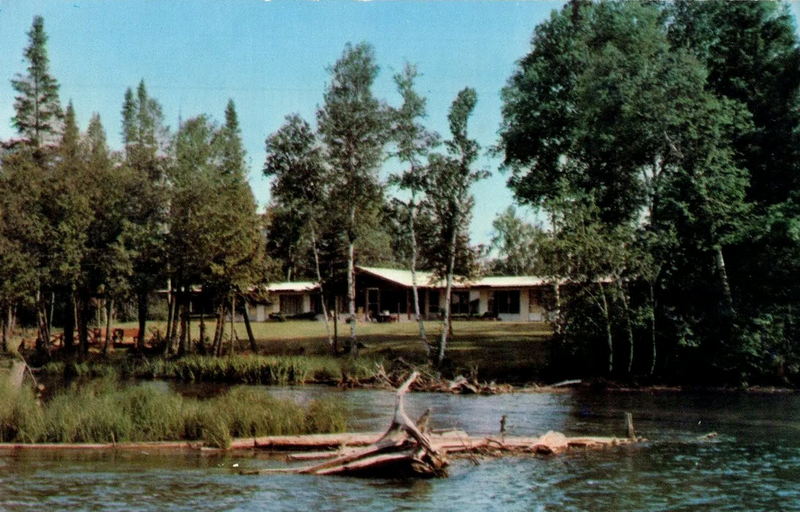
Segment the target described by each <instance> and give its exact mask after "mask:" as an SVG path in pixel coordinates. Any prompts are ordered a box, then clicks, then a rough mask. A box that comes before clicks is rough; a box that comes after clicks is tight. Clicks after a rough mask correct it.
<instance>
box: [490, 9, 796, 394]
mask: <svg viewBox="0 0 800 512" xmlns="http://www.w3.org/2000/svg"><path fill="white" fill-rule="evenodd" d="M798 59H800V50H799V49H798V40H797V36H796V34H795V27H794V21H793V20H792V18H791V16H790V15H789V13H788V8H787V6H786V5H785V4H782V3H778V2H734V3H729V2H721V1H708V2H690V1H678V2H671V3H665V4H663V5H662V4H660V3H658V2H651V3H644V2H642V3H640V2H611V1H608V2H597V3H592V2H584V1H574V2H570V3H568V4H567V5H566V6H564V8H563V9H561V11H559V12H555V13H554V14H553V15H552V16H551V18H550V19H549V20H548V21H546V22H544V23H542V24H541V25H539V26H537V27H536V29H535V32H534V35H533V40H532V48H531V51H530V53H528V54H527V55H526V56H525V57H523V58H522V59H521V60H520V62H519V64H518V67H517V70H516V71H515V73H514V74H513V76H512V77H511V78H510V79H509V81H508V85H507V86H506V88H505V89H504V91H503V100H504V106H503V119H504V121H503V125H502V127H501V139H500V142H499V145H498V149H499V151H500V152H501V153H502V154H503V155H504V164H505V167H506V168H507V169H508V170H509V172H510V180H509V184H510V186H511V187H512V189H513V190H514V192H515V194H516V197H517V198H518V200H520V201H521V202H523V203H526V204H529V205H532V206H534V207H536V208H538V209H539V210H540V211H542V212H543V213H545V214H546V217H547V219H548V222H547V226H546V229H544V228H540V229H538V230H536V229H534V230H533V231H534V232H535V233H533V234H531V236H527V237H523V240H527V244H528V245H529V247H530V248H531V249H530V250H529V251H527V253H528V254H530V255H532V257H531V258H528V259H527V260H526V259H525V258H520V257H519V252H520V251H518V250H516V249H515V250H516V252H514V251H511V252H508V253H507V255H506V257H505V260H504V261H505V263H508V264H512V263H513V264H519V263H520V260H522V263H523V264H526V265H528V267H529V268H531V269H533V270H535V271H537V272H538V273H541V274H544V275H548V276H550V277H552V278H553V281H554V283H562V284H561V285H560V286H559V284H556V285H555V287H554V290H553V300H554V301H556V302H557V303H558V307H556V310H557V312H558V315H557V319H556V322H557V329H556V330H557V334H558V336H559V339H560V345H559V346H560V347H561V348H562V349H563V350H564V351H565V353H566V354H568V355H571V356H572V357H573V359H571V360H572V361H573V363H574V364H577V365H583V371H590V372H596V373H602V374H606V375H612V376H623V375H653V374H661V375H662V376H673V377H678V378H680V379H681V380H707V381H728V382H735V383H740V382H748V381H752V380H759V381H768V382H786V381H787V379H789V380H796V378H797V377H798V375H800V366H799V365H800V359H799V358H798V356H800V354H799V353H798V348H797V338H798V329H797V323H796V313H795V311H796V309H797V305H798V298H800V286H798V285H799V284H800V283H798V276H800V274H799V273H798V268H797V265H798V261H800V238H798V236H797V233H798V232H797V229H796V228H797V226H798V224H797V223H798V219H800V217H798V216H797V213H798V205H800V203H799V202H798V200H800V195H798V193H800V192H799V189H798V184H799V183H798V179H799V178H798V177H800V173H799V172H798V171H800V169H798V166H800V159H799V158H798V156H800V155H798V148H800V146H799V145H798V140H797V138H798V134H799V133H800V131H798V128H800V103H798V101H800V96H799V95H798V91H799V90H800V66H798V64H800V60H798ZM519 224H520V223H519V222H518V219H516V221H515V219H514V215H513V213H512V214H511V215H510V216H509V215H506V217H505V218H504V219H498V223H497V224H496V228H499V229H498V237H497V245H498V246H502V244H503V240H507V239H508V238H509V237H508V236H505V235H503V230H511V229H517V230H519ZM524 252H525V251H523V253H524ZM567 289H569V290H570V291H571V293H570V294H569V296H568V297H567V296H565V295H563V294H562V293H559V292H563V291H566V290H567ZM561 299H564V300H563V301H561ZM587 356H589V357H587ZM597 361H604V364H603V365H599V364H597Z"/></svg>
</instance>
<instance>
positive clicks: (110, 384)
mask: <svg viewBox="0 0 800 512" xmlns="http://www.w3.org/2000/svg"><path fill="white" fill-rule="evenodd" d="M345 425H346V422H345V418H344V414H343V412H342V410H341V408H338V407H336V406H335V404H332V403H327V402H311V403H310V404H308V405H306V406H301V405H299V404H297V403H295V402H293V401H285V400H278V399H276V398H274V397H272V396H270V395H269V394H267V393H266V392H265V391H264V390H262V389H255V388H245V387H234V388H231V389H230V390H229V391H228V392H227V393H225V394H222V395H219V396H216V397H214V398H211V399H207V400H198V399H194V398H187V397H183V396H181V395H179V394H177V393H174V392H171V391H166V390H163V389H159V388H158V387H156V386H148V385H122V384H121V383H120V382H119V381H118V380H116V379H95V380H92V381H90V382H89V383H87V384H84V385H81V386H70V387H68V388H67V389H65V390H63V391H62V392H60V393H58V394H57V395H55V396H54V397H53V398H52V399H51V400H49V401H46V402H41V401H40V400H39V399H37V398H36V397H35V396H34V394H33V393H32V392H31V391H30V389H29V388H26V387H23V388H20V389H12V388H11V387H10V386H8V385H6V384H4V383H3V384H0V441H2V442H23V443H46V442H59V443H91V442H99V443H118V442H126V441H177V440H187V441H196V440H204V441H206V442H207V443H208V444H211V445H213V446H219V447H226V446H228V445H229V443H230V441H231V439H233V438H236V437H250V436H264V435H281V434H308V433H319V432H341V431H344V429H345Z"/></svg>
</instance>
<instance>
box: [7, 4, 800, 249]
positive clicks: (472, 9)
mask: <svg viewBox="0 0 800 512" xmlns="http://www.w3.org/2000/svg"><path fill="white" fill-rule="evenodd" d="M561 4H562V2H560V1H544V0H541V1H520V2H515V1H502V0H493V1H478V0H462V1H445V0H423V1H404V0H373V1H370V2H364V1H355V0H319V1H313V0H271V1H267V2H265V1H263V0H104V1H101V0H0V48H2V52H0V138H7V137H10V136H11V135H12V134H13V129H12V127H11V121H10V119H11V117H12V116H13V101H14V91H13V89H12V88H11V85H10V83H9V81H10V79H11V78H12V77H13V76H14V75H15V74H16V73H20V72H23V71H24V66H25V64H24V61H23V59H22V52H23V48H24V47H25V46H26V45H27V36H26V32H27V31H28V30H29V28H30V24H31V20H32V18H33V16H34V15H36V14H41V15H42V16H44V18H45V30H46V31H47V33H48V35H49V38H50V39H49V46H48V48H49V55H50V61H51V71H52V73H53V74H54V75H55V77H56V78H57V79H58V80H59V82H60V84H61V97H62V101H63V102H64V104H66V102H67V101H69V100H70V99H72V100H73V102H74V104H75V108H76V110H77V113H78V119H79V121H80V122H81V125H82V126H83V127H84V128H85V126H86V123H87V121H88V119H89V117H90V116H91V114H92V112H98V113H99V114H100V115H101V117H102V119H103V123H104V125H105V127H106V130H107V132H108V136H109V142H110V144H111V145H112V147H114V148H119V132H120V108H121V105H122V98H123V95H124V92H125V89H126V88H128V87H135V86H136V84H137V83H138V82H139V80H141V79H144V80H145V82H146V84H147V86H148V88H149V91H150V93H151V95H152V96H153V97H155V98H156V99H157V100H158V101H159V102H160V103H161V104H162V106H163V107H164V113H165V117H166V121H167V124H169V125H170V127H171V128H172V129H173V130H174V129H175V127H176V126H177V124H178V119H179V118H181V117H182V118H184V119H187V118H190V117H192V116H195V115H198V114H201V113H206V114H209V115H211V116H213V117H215V118H216V119H218V120H220V119H222V118H223V111H224V108H225V104H226V103H227V100H228V98H233V100H234V101H235V102H236V106H237V110H238V112H239V117H240V122H241V125H242V135H243V138H244V142H245V145H246V149H247V152H248V157H249V161H250V183H251V185H252V187H253V190H254V192H255V194H256V197H257V198H258V200H259V203H260V204H261V205H262V206H263V205H265V204H266V203H267V202H268V201H269V182H268V181H267V179H266V178H263V177H262V176H261V166H262V163H263V160H264V139H265V138H266V137H267V135H269V134H270V133H272V132H274V131H275V130H276V129H277V128H278V127H279V126H280V125H281V124H282V122H283V118H284V116H285V115H286V114H289V113H291V112H298V113H300V114H301V115H302V116H304V117H305V118H306V119H308V120H309V121H311V122H313V121H314V114H315V112H316V109H317V106H318V105H319V104H320V102H321V101H322V93H323V91H324V88H325V84H326V82H327V80H328V74H327V71H326V67H327V66H330V65H331V64H333V63H334V62H335V61H336V59H337V58H338V57H339V56H340V55H341V53H342V49H343V48H344V45H345V43H347V42H353V43H357V42H360V41H368V42H370V43H371V44H372V45H373V46H374V47H375V53H376V56H377V59H378V63H379V65H380V66H381V73H380V75H379V78H378V81H377V83H376V87H375V92H376V95H377V96H379V97H381V98H385V99H386V100H388V101H389V103H392V104H397V103H398V102H399V99H398V97H397V93H396V92H395V89H394V85H393V83H392V79H391V76H392V74H393V73H395V72H397V71H399V70H400V69H401V68H402V66H403V63H404V62H405V61H409V62H413V63H416V64H417V65H418V67H419V70H420V71H421V72H422V73H423V76H422V78H421V79H420V80H419V82H418V87H419V90H420V91H421V92H422V93H423V94H425V95H426V96H427V98H428V107H429V108H428V120H427V124H428V126H429V127H430V128H432V129H435V130H437V131H439V132H440V133H442V134H444V135H446V134H447V122H446V116H447V109H448V107H449V105H450V102H451V101H452V100H453V98H454V97H455V95H456V93H457V92H458V91H459V90H460V89H462V88H463V87H466V86H470V87H474V88H475V89H476V90H477V92H478V105H477V107H476V110H475V113H474V115H473V118H472V120H471V122H470V131H471V133H472V134H473V136H474V137H475V138H477V139H478V141H479V142H480V143H481V145H482V146H483V147H484V148H488V147H489V146H491V145H493V144H494V143H495V142H496V140H497V130H498V127H499V124H500V118H501V116H500V106H501V102H500V95H499V93H500V89H501V88H502V87H503V85H504V84H505V82H506V80H507V79H508V77H509V76H510V75H511V73H512V72H513V70H514V67H515V63H516V61H517V60H518V59H519V58H520V57H522V56H523V55H525V54H526V53H527V51H528V50H529V42H530V38H531V35H532V33H533V28H534V27H535V26H536V25H537V24H538V23H540V22H541V21H543V20H544V19H546V18H547V17H548V16H549V14H550V12H551V11H552V10H553V9H557V8H559V7H560V5H561ZM791 9H792V12H793V13H794V15H795V17H796V18H797V17H798V14H800V4H798V2H796V1H795V2H792V3H791ZM480 163H481V164H482V165H483V166H484V167H485V168H487V169H489V170H490V171H492V177H491V178H489V179H488V180H485V181H483V182H481V183H479V184H478V185H476V186H475V187H474V189H473V192H474V194H475V197H476V205H475V210H474V215H473V221H472V238H473V241H474V242H478V243H481V242H483V243H485V242H487V241H488V240H489V238H490V235H491V223H492V220H493V219H494V217H495V215H496V214H497V213H498V212H499V211H501V210H503V209H505V208H506V207H507V206H508V205H509V204H512V202H513V199H512V194H511V192H510V191H509V190H508V189H507V187H506V185H505V183H506V176H505V175H503V174H501V173H500V172H499V171H498V169H497V167H498V161H497V159H492V158H490V157H488V156H484V157H482V159H481V162H480ZM394 167H395V164H394V163H393V162H391V161H389V162H387V163H386V165H385V166H384V169H383V171H382V173H383V175H384V176H385V175H387V174H388V173H389V172H391V171H393V170H396V169H395V168H394Z"/></svg>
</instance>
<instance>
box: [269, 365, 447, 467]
mask: <svg viewBox="0 0 800 512" xmlns="http://www.w3.org/2000/svg"><path fill="white" fill-rule="evenodd" d="M418 376H419V374H418V373H417V372H413V373H412V374H411V376H409V377H408V379H406V381H405V382H404V383H403V384H402V385H401V386H400V388H399V389H398V390H397V393H396V394H395V406H394V416H393V418H392V422H391V424H390V425H389V428H388V429H387V430H386V432H385V433H384V434H383V435H382V436H380V437H379V438H378V439H377V440H375V441H374V442H373V443H371V444H369V445H367V446H366V447H364V448H360V449H355V450H347V451H344V452H340V453H339V454H337V455H336V456H335V457H333V458H331V459H330V460H326V461H324V462H322V463H319V464H316V465H313V466H309V467H304V468H294V469H285V470H284V469H279V470H261V471H257V472H256V473H259V474H263V473H274V472H290V473H302V474H313V475H369V476H393V477H400V476H415V477H421V478H431V477H441V476H447V469H446V468H447V464H448V463H447V459H446V458H445V457H444V455H443V452H441V451H440V450H439V449H437V448H436V447H435V446H434V444H433V442H432V441H431V438H430V436H429V435H428V434H427V433H425V432H423V430H422V429H420V427H419V426H418V424H417V423H414V422H413V421H411V419H410V418H409V417H408V415H407V414H406V412H405V407H404V400H403V398H404V395H405V394H406V393H407V392H408V389H409V388H410V387H411V384H412V383H413V382H414V381H415V380H416V379H417V377H418ZM427 417H428V413H426V414H423V417H422V418H420V422H419V424H420V425H424V424H426V423H427ZM423 428H424V426H423ZM318 455H319V454H318ZM306 458H308V457H306Z"/></svg>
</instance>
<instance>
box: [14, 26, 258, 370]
mask: <svg viewBox="0 0 800 512" xmlns="http://www.w3.org/2000/svg"><path fill="white" fill-rule="evenodd" d="M28 36H29V46H28V47H27V48H26V50H25V60H26V62H27V63H28V67H27V69H26V70H25V72H24V73H21V74H19V75H17V76H16V78H15V79H14V80H12V84H13V86H14V89H15V90H16V91H17V96H16V100H15V103H14V107H15V110H16V115H15V117H14V119H13V122H14V126H15V127H16V129H17V132H18V136H17V137H16V138H14V139H12V140H9V141H5V142H4V143H3V150H2V155H0V156H1V158H2V160H0V164H2V167H1V168H0V197H1V198H2V199H0V247H1V248H2V256H0V282H2V286H0V306H2V324H3V331H2V349H3V351H6V350H8V349H9V348H10V347H9V346H8V344H9V340H10V337H11V330H12V329H13V327H14V325H15V324H16V322H17V321H18V319H19V318H20V316H24V314H25V312H30V311H32V312H33V316H34V317H35V325H36V331H37V332H36V338H37V339H36V343H37V347H38V348H39V349H40V352H41V353H43V354H47V353H49V351H50V349H51V348H52V347H51V344H52V342H53V341H54V338H55V332H54V330H53V324H54V318H55V319H56V320H58V321H59V324H60V325H61V326H62V327H63V343H64V346H65V348H66V350H68V351H77V352H78V353H79V354H81V355H85V354H87V353H88V347H89V337H90V326H91V325H93V324H95V319H96V318H97V317H98V316H102V317H103V318H104V319H105V324H104V325H103V327H104V328H105V336H104V338H105V346H104V347H103V350H104V351H105V350H106V349H107V347H108V343H109V340H110V338H111V332H110V330H111V325H112V323H111V321H112V318H113V316H114V314H115V311H117V310H118V309H119V308H118V307H117V306H119V305H121V304H127V303H131V302H132V303H135V304H136V305H137V308H136V309H137V313H138V315H137V316H138V319H139V333H140V336H139V348H142V345H143V342H144V339H145V337H148V338H149V337H150V335H151V333H150V332H149V331H148V329H147V319H148V311H149V300H150V298H151V297H152V296H153V294H154V293H155V292H157V291H159V290H161V291H164V292H166V293H167V295H168V297H169V298H170V300H169V315H170V322H169V323H168V329H167V330H168V332H166V333H161V334H160V336H161V338H162V340H163V341H164V342H165V343H164V347H165V351H167V352H168V353H175V352H177V353H185V352H187V351H189V350H192V349H193V347H192V346H191V344H190V338H189V337H188V333H187V320H188V313H189V312H188V303H189V302H188V292H189V287H190V286H201V287H202V289H203V290H204V291H207V292H209V293H211V294H212V297H213V302H214V304H217V305H218V309H219V311H222V313H220V314H219V315H218V317H217V321H218V323H221V322H223V321H224V319H223V317H224V311H226V308H227V309H228V310H229V309H230V304H231V301H232V299H233V297H235V296H236V295H237V294H242V293H244V292H245V291H246V290H247V288H248V287H249V286H252V285H253V284H254V283H258V281H259V278H260V277H259V276H260V275H261V274H263V272H261V270H262V269H263V266H264V265H263V262H264V251H263V238H262V234H261V219H260V217H259V216H258V215H257V213H256V204H255V200H254V198H253V195H252V192H251V190H250V188H249V185H248V184H247V181H246V169H245V161H244V158H245V155H244V150H243V148H242V143H241V138H240V133H239V126H238V121H237V117H236V110H235V108H234V105H233V103H232V102H230V103H228V106H227V109H226V111H225V122H224V124H223V125H221V126H220V125H217V124H216V123H215V122H213V121H212V120H211V119H209V118H207V117H206V116H204V115H201V116H198V117H196V118H193V119H190V120H188V121H186V122H183V123H182V124H181V126H180V127H179V128H178V131H177V133H175V134H171V133H170V132H169V131H168V129H167V128H166V126H165V125H164V120H163V115H162V113H161V107H160V105H159V104H158V102H157V101H156V100H155V99H153V98H151V97H150V96H149V94H148V92H147V89H146V86H145V84H144V82H141V83H140V84H139V85H138V87H137V88H136V89H135V90H133V89H128V90H127V92H126V93H125V95H124V99H123V103H122V118H123V122H122V138H123V144H124V147H123V148H122V149H121V150H120V151H112V150H111V149H110V148H109V147H108V145H107V143H106V137H105V129H104V128H103V125H102V123H101V121H100V117H99V116H98V115H97V114H94V115H93V116H92V118H91V121H90V122H89V125H88V127H87V129H86V131H85V132H81V130H80V127H79V126H78V125H77V122H76V116H75V108H74V107H73V104H72V102H70V103H69V104H68V105H67V107H66V109H64V108H62V106H61V101H60V98H59V85H58V81H57V80H56V79H55V78H54V77H53V76H52V75H51V74H50V72H49V63H48V57H47V36H46V34H45V31H44V21H43V19H42V18H41V17H36V18H34V21H33V25H32V28H31V30H30V32H29V33H28ZM167 283H169V286H167ZM115 305H116V306H115ZM98 313H104V314H103V315H98ZM218 331H219V329H218ZM201 334H202V333H201ZM210 341H211V342H212V349H213V350H219V345H220V343H221V335H217V336H215V337H213V338H212V339H211V340H210ZM203 343H204V339H203V337H202V336H201V337H200V346H201V347H202V345H203Z"/></svg>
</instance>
